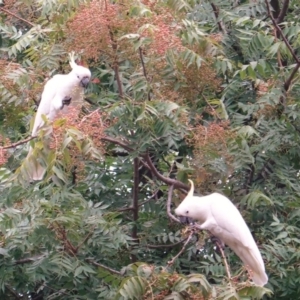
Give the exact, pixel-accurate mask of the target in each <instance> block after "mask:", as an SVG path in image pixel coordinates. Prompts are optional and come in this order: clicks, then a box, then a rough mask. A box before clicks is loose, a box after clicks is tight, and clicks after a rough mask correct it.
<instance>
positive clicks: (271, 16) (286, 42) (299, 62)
mask: <svg viewBox="0 0 300 300" xmlns="http://www.w3.org/2000/svg"><path fill="white" fill-rule="evenodd" d="M265 3H266V6H267V11H268V15H269V16H270V18H271V20H272V23H273V25H274V27H275V28H276V30H277V32H278V33H279V35H280V36H281V38H282V40H283V41H284V43H285V44H286V46H287V48H288V49H289V51H290V53H291V54H292V56H293V58H294V60H295V61H296V63H297V64H296V66H295V67H294V69H293V71H292V73H291V74H290V76H289V78H288V79H287V80H286V81H285V83H284V89H285V90H286V91H287V90H288V89H289V87H290V85H291V83H292V80H293V78H294V76H295V74H296V73H297V71H298V69H299V68H300V59H299V58H298V57H297V55H296V53H295V51H294V49H293V48H292V46H291V45H290V43H289V41H288V40H287V38H286V37H285V35H284V33H283V32H282V30H281V28H280V27H279V26H278V24H277V23H276V20H275V19H274V17H273V15H272V13H271V10H270V6H269V3H268V0H265Z"/></svg>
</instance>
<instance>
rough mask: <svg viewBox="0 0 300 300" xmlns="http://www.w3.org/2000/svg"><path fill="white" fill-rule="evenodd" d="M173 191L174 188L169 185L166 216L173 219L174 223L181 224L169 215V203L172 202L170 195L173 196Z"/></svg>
mask: <svg viewBox="0 0 300 300" xmlns="http://www.w3.org/2000/svg"><path fill="white" fill-rule="evenodd" d="M173 189H174V186H173V185H171V186H169V191H168V200H167V214H168V216H169V217H170V218H171V219H173V220H174V221H175V222H178V223H181V222H180V220H179V219H177V218H176V217H174V216H173V215H172V213H171V201H172V194H173Z"/></svg>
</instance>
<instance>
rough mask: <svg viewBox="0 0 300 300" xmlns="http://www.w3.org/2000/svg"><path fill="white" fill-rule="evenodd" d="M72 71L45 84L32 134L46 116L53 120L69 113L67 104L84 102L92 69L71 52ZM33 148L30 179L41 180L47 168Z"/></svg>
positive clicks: (30, 158)
mask: <svg viewBox="0 0 300 300" xmlns="http://www.w3.org/2000/svg"><path fill="white" fill-rule="evenodd" d="M69 58H70V65H71V68H72V71H71V72H70V73H68V74H57V75H55V76H53V77H52V78H51V79H50V80H48V81H47V83H46V84H45V87H44V90H43V93H42V98H41V102H40V105H39V107H38V110H37V113H36V116H35V120H34V125H33V129H32V133H31V135H32V136H36V135H37V134H38V132H39V130H40V129H41V128H42V126H43V125H44V123H45V122H44V120H43V116H44V118H45V117H47V118H48V120H49V121H53V120H54V119H55V117H56V116H57V114H58V113H59V112H63V113H67V111H66V106H68V105H70V106H76V105H78V104H80V103H82V102H83V95H82V94H83V89H84V88H86V87H87V85H88V83H89V81H90V78H91V71H90V70H89V69H88V68H85V67H83V66H79V65H77V64H76V62H75V59H74V52H72V53H71V54H69ZM32 152H33V149H32V148H30V150H29V153H28V156H27V158H28V159H29V161H30V162H31V163H30V164H29V165H28V167H27V172H28V173H29V176H30V177H31V178H30V180H41V179H42V178H43V176H44V173H45V168H44V167H43V166H42V165H41V164H40V163H39V162H38V161H37V160H36V159H35V158H34V157H33V156H32Z"/></svg>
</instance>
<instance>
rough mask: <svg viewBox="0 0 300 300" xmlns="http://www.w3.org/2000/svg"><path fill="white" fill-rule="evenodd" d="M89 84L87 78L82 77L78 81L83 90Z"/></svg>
mask: <svg viewBox="0 0 300 300" xmlns="http://www.w3.org/2000/svg"><path fill="white" fill-rule="evenodd" d="M89 82H90V79H89V78H88V77H84V78H82V80H81V81H80V83H81V85H82V87H84V88H87V86H88V85H89Z"/></svg>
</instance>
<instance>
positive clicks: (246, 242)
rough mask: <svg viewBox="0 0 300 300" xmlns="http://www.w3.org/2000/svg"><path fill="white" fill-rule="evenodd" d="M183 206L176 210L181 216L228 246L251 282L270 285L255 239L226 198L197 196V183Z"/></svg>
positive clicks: (219, 195) (216, 194) (220, 196)
mask: <svg viewBox="0 0 300 300" xmlns="http://www.w3.org/2000/svg"><path fill="white" fill-rule="evenodd" d="M190 182H191V189H190V191H189V193H188V195H187V196H186V197H185V199H184V200H183V201H182V203H181V204H180V205H179V206H178V207H177V208H176V209H175V213H176V214H177V215H178V216H185V217H190V218H192V219H195V220H197V221H199V223H200V225H199V228H200V229H204V230H208V231H210V232H211V233H212V234H213V235H214V236H216V237H217V238H219V239H220V240H221V241H222V242H223V243H225V244H226V245H228V246H229V247H230V248H231V249H232V250H233V251H234V252H235V254H236V255H237V256H238V257H239V258H240V259H241V260H242V261H243V263H244V265H245V266H246V267H247V268H248V269H250V270H251V275H252V280H253V281H254V283H256V284H257V285H260V286H263V285H265V284H266V283H267V282H268V276H267V275H266V273H265V265H264V262H263V259H262V257H261V254H260V252H259V250H258V247H257V245H256V243H255V241H254V239H253V236H252V234H251V232H250V230H249V228H248V226H247V225H246V223H245V221H244V219H243V217H242V216H241V214H240V212H239V211H238V209H237V208H236V207H235V206H234V205H233V203H232V202H231V201H230V200H229V199H228V198H226V197H225V196H223V195H221V194H218V193H213V194H211V195H208V196H204V197H197V196H194V184H193V182H192V181H191V180H190Z"/></svg>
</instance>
